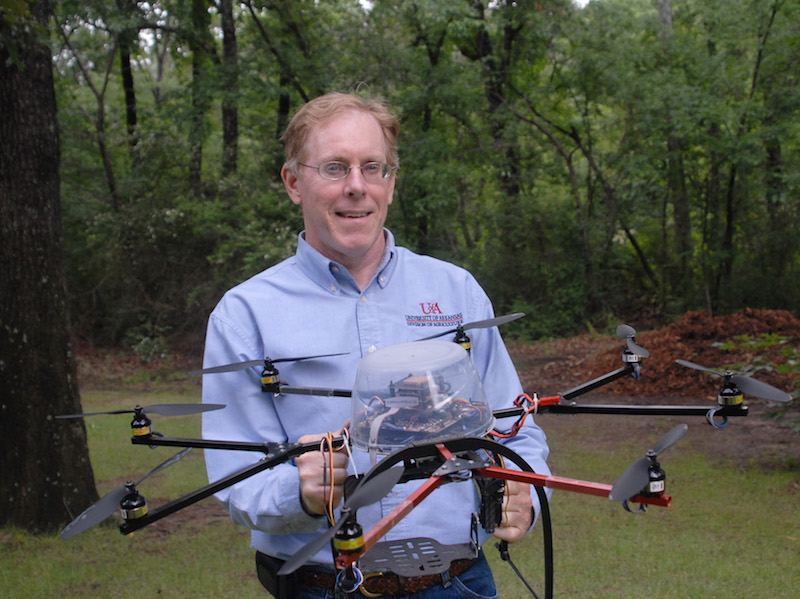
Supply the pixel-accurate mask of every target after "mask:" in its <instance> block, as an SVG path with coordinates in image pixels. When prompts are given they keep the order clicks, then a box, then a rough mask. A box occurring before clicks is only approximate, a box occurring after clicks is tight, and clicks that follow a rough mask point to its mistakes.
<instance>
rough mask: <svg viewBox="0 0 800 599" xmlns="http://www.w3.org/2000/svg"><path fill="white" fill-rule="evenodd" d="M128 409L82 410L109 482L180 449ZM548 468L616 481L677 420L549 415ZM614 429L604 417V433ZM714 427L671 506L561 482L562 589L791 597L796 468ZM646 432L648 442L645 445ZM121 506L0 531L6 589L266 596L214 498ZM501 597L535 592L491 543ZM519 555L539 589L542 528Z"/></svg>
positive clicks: (798, 543)
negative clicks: (74, 527) (744, 462)
mask: <svg viewBox="0 0 800 599" xmlns="http://www.w3.org/2000/svg"><path fill="white" fill-rule="evenodd" d="M197 397H198V394H197V392H196V390H194V389H192V390H188V391H165V392H158V391H151V392H148V393H144V394H132V393H117V392H91V391H84V393H83V406H84V411H87V412H88V411H95V410H103V409H115V408H130V407H132V406H133V405H135V404H136V403H140V404H143V405H148V404H154V403H168V402H193V401H197V399H196V398H197ZM128 422H129V418H128V416H119V415H115V416H98V417H94V418H91V419H87V428H88V431H89V438H90V451H91V456H92V463H93V466H94V470H95V475H96V479H97V481H98V490H99V492H100V494H101V495H103V494H105V493H107V492H108V491H110V490H112V489H114V488H116V487H118V486H121V485H122V484H124V482H125V480H127V479H129V478H132V479H137V478H139V477H141V476H143V475H144V474H145V473H147V472H148V471H149V470H150V469H152V468H153V467H154V466H155V465H157V464H159V463H160V462H162V461H163V460H164V459H166V458H167V457H168V456H170V455H172V454H173V453H174V452H175V451H174V450H172V449H170V448H159V449H157V450H149V449H147V448H145V447H142V446H132V445H131V444H130V442H129V434H130V433H129V428H128ZM539 422H540V424H541V425H542V426H543V427H544V428H545V430H546V431H547V433H548V438H549V441H550V445H551V449H552V460H551V461H552V467H553V469H554V471H555V473H557V474H559V475H561V476H568V477H571V478H578V479H584V480H595V481H600V482H607V483H611V482H613V481H614V480H615V478H616V476H618V475H619V473H620V472H622V470H624V468H625V467H626V466H627V464H628V463H630V462H631V461H632V460H633V459H635V458H637V457H640V455H643V453H644V450H646V448H647V447H646V445H647V443H648V442H649V441H651V440H655V439H656V438H657V437H658V436H659V435H660V434H662V433H663V432H665V431H666V430H668V428H669V426H671V422H666V421H655V422H653V423H652V426H651V425H650V424H648V425H646V426H645V429H644V430H645V431H647V434H637V435H634V438H632V439H628V440H626V439H624V438H620V439H619V440H618V442H607V441H606V442H604V443H603V444H602V447H598V444H597V442H596V438H595V437H596V435H595V434H594V432H593V431H595V429H596V427H598V426H611V425H610V424H608V423H609V422H610V420H598V419H593V418H592V417H578V418H560V417H547V416H542V417H540V419H539ZM155 428H156V429H157V430H159V431H161V432H164V433H165V434H168V435H170V436H186V437H190V436H196V435H198V434H199V417H198V416H185V417H173V418H163V417H161V418H158V419H157V420H156V422H155ZM607 432H608V431H607V430H606V433H607ZM706 434H718V433H717V432H716V431H712V432H710V433H708V432H706V429H702V430H701V428H699V427H692V428H691V429H690V434H689V435H687V438H686V439H685V440H684V441H683V442H681V444H679V445H678V446H676V447H674V448H672V449H670V450H669V452H668V453H666V454H665V455H664V456H663V460H662V464H663V466H664V467H665V469H666V470H667V473H668V477H669V478H668V492H669V493H670V494H671V495H673V506H672V507H671V508H651V509H650V510H649V511H648V512H647V513H646V514H644V515H633V514H629V513H627V512H624V511H623V510H622V509H621V508H620V507H619V506H618V505H617V504H612V503H611V502H609V501H607V500H604V499H599V498H596V497H588V496H582V495H576V494H572V493H566V492H558V491H557V492H555V494H554V496H553V501H552V506H551V509H552V522H553V532H554V537H555V597H609V598H611V597H643V596H651V595H654V596H659V597H666V598H676V599H678V598H694V597H719V598H725V599H736V598H742V599H745V598H747V599H749V598H751V597H770V598H783V597H786V598H789V597H796V596H797V588H798V587H799V586H800V567H799V566H800V519H798V514H799V513H800V509H799V508H800V484H799V483H798V479H799V478H800V474H798V472H797V470H796V469H794V470H791V469H790V470H786V469H771V470H764V469H759V468H755V467H744V468H741V467H734V466H732V465H726V464H725V463H724V461H723V463H720V460H714V459H710V457H709V456H708V455H707V450H706V445H704V444H700V443H696V442H695V441H694V440H693V439H700V438H701V437H702V436H703V435H706ZM643 444H644V445H643ZM203 484H205V471H204V466H203V460H202V454H201V452H199V451H194V452H192V453H190V454H189V455H188V456H187V457H186V458H184V459H183V460H182V461H181V462H179V463H178V464H176V465H174V466H172V467H171V468H169V469H167V470H165V471H163V472H162V473H160V474H158V475H156V476H154V477H153V478H151V479H148V481H146V482H145V483H143V484H142V485H141V488H140V491H141V492H143V493H144V494H145V495H146V496H147V497H148V500H149V501H150V503H151V505H154V506H157V505H160V504H162V503H164V502H166V501H167V500H170V499H174V498H175V497H178V496H179V495H181V494H184V493H186V492H189V491H191V490H194V489H195V488H197V487H200V486H202V485H203ZM118 522H119V521H118V520H117V519H116V516H115V517H114V518H111V519H109V521H108V522H107V523H105V524H104V525H101V526H98V527H95V528H94V529H92V530H90V531H88V532H86V533H84V534H82V535H79V536H77V537H75V538H73V539H70V540H61V539H58V538H57V537H55V536H50V537H32V536H30V535H28V534H25V533H23V532H20V531H16V530H9V529H3V530H1V531H0V548H1V553H0V589H2V596H4V597H14V598H17V597H19V598H45V597H46V598H49V597H63V598H73V597H74V598H78V597H81V598H83V597H87V596H88V597H110V598H111V597H114V598H117V597H118V598H132V599H133V598H135V599H148V598H161V597H174V598H183V597H233V596H235V597H238V598H242V599H247V598H249V597H261V598H263V597H265V596H266V593H265V592H263V591H262V590H261V587H260V585H259V584H258V582H257V580H256V578H255V574H254V568H253V557H252V553H251V551H250V549H249V548H248V534H247V532H246V531H245V530H243V529H241V528H240V527H236V526H234V525H232V524H231V523H230V522H229V521H228V519H227V517H226V516H225V514H224V513H223V512H222V511H221V510H220V508H219V507H218V506H217V505H216V503H215V502H214V500H213V499H207V500H204V501H203V502H200V504H198V505H197V506H195V507H192V508H189V509H187V510H184V511H182V512H179V513H178V514H175V515H174V516H171V517H168V518H165V519H164V520H162V521H160V522H158V523H156V524H153V525H151V526H148V527H146V528H144V529H142V530H140V531H137V532H136V533H133V534H131V535H127V536H124V535H121V534H120V533H119V531H118V529H117V526H116V525H117V524H118ZM486 549H487V554H488V555H489V558H490V560H491V561H492V562H493V564H494V571H495V573H496V577H497V579H498V583H499V586H500V597H503V598H504V599H516V598H522V597H530V594H528V593H527V591H526V590H525V587H524V586H523V584H522V583H521V582H520V581H519V580H518V579H517V577H516V576H515V574H514V573H513V571H512V569H511V568H510V567H509V566H508V565H507V564H505V563H502V562H500V560H499V557H498V555H497V552H496V551H495V550H494V548H492V547H490V546H487V547H486ZM511 558H512V560H513V562H514V563H515V565H516V566H517V567H518V568H519V569H520V570H521V571H522V572H523V574H524V575H525V576H526V577H527V578H528V580H529V582H530V583H531V584H532V585H533V586H534V588H535V589H536V590H537V591H538V592H539V593H540V596H543V588H544V587H543V561H542V560H543V558H542V542H541V529H539V530H537V531H535V532H534V533H533V534H532V535H531V536H530V537H529V538H528V539H527V540H525V541H524V542H523V543H520V544H518V545H514V546H512V548H511Z"/></svg>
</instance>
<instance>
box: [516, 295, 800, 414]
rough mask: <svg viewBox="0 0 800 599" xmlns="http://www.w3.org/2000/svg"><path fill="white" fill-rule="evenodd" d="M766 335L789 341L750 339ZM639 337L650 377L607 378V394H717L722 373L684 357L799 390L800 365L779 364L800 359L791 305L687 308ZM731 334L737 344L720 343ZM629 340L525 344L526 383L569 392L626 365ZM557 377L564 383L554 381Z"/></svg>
mask: <svg viewBox="0 0 800 599" xmlns="http://www.w3.org/2000/svg"><path fill="white" fill-rule="evenodd" d="M763 335H771V336H779V337H780V339H781V340H782V341H781V342H780V343H778V342H773V343H768V344H764V346H757V347H754V346H751V345H750V344H749V343H748V341H749V340H758V339H760V338H761V337H762V336H763ZM742 336H747V338H746V339H745V338H744V337H742ZM635 340H636V343H637V344H638V345H640V346H642V347H644V348H645V349H647V350H648V351H649V352H650V357H649V358H647V359H644V360H643V362H642V376H641V377H640V378H639V379H638V380H637V381H636V382H635V383H632V382H631V381H630V379H628V378H627V377H626V378H623V379H621V380H619V381H616V382H614V383H611V384H609V385H606V386H604V387H603V388H602V393H603V394H612V395H632V394H635V395H637V396H650V397H663V396H672V397H693V398H707V399H716V394H717V391H718V389H719V386H720V383H721V382H722V378H721V377H717V376H714V375H712V374H708V373H705V372H701V371H698V370H694V369H690V368H686V367H685V366H681V365H679V364H677V363H676V362H675V360H677V359H684V360H688V361H690V362H694V363H695V364H699V365H701V366H705V367H707V368H710V369H712V370H715V371H717V372H724V371H725V370H726V369H727V368H731V369H732V370H733V371H734V372H736V373H737V374H748V375H752V376H753V377H754V378H756V379H758V380H760V381H763V382H765V383H768V384H770V385H772V386H774V387H777V388H778V389H781V390H783V391H786V392H788V393H791V392H792V391H793V390H796V389H797V384H798V382H799V381H798V379H800V375H798V372H800V365H798V366H797V367H795V368H791V369H790V371H789V372H787V373H784V374H782V373H780V372H778V370H777V369H776V368H775V367H776V366H779V365H786V364H787V362H788V360H790V359H792V357H794V358H795V359H797V358H800V319H797V318H796V317H795V316H793V315H792V314H791V313H790V312H787V311H783V310H752V309H745V310H742V311H740V312H736V313H735V314H730V315H725V316H710V315H709V314H708V313H707V312H704V311H695V312H687V313H686V314H685V315H684V316H682V317H681V318H680V319H678V320H677V321H675V322H674V323H673V324H671V325H669V326H667V327H664V328H661V329H657V330H653V331H644V332H641V333H637V336H636V339H635ZM731 340H733V341H734V343H733V344H732V345H734V346H735V347H734V348H732V349H722V348H720V347H718V345H719V344H722V343H725V342H728V341H731ZM623 347H624V341H622V340H620V339H617V338H615V337H611V338H606V337H604V338H602V339H598V338H592V337H591V336H589V335H583V336H579V337H573V338H571V339H566V340H559V341H554V342H550V343H548V344H546V349H544V350H542V348H541V347H538V348H537V347H536V346H518V347H515V348H514V349H513V351H512V353H513V355H514V358H515V360H517V361H518V362H519V364H520V366H523V368H521V371H522V374H523V376H522V378H523V384H524V386H525V388H526V389H528V388H529V387H530V386H531V385H536V387H537V389H536V391H537V392H539V393H540V395H544V394H548V393H553V392H563V391H566V390H567V388H571V387H573V386H577V385H578V384H581V383H583V382H585V381H589V380H592V379H594V378H597V377H599V376H602V375H603V374H606V373H608V372H612V371H614V370H616V369H618V368H621V367H622V366H623V363H622V359H621V355H622V348H623ZM787 354H788V355H787ZM754 365H755V367H754ZM759 365H760V367H759ZM531 367H533V368H531ZM526 371H527V373H528V374H527V376H526ZM526 379H527V380H526ZM565 381H566V382H567V383H566V384H564V382H565ZM548 384H549V385H548ZM552 384H558V385H559V386H558V388H552ZM543 385H544V386H546V387H549V388H542V386H543Z"/></svg>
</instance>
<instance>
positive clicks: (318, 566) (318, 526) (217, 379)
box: [203, 94, 549, 598]
mask: <svg viewBox="0 0 800 599" xmlns="http://www.w3.org/2000/svg"><path fill="white" fill-rule="evenodd" d="M398 131H399V123H398V121H397V119H396V118H395V117H394V116H393V115H392V114H391V112H390V111H389V110H388V109H387V108H386V107H385V106H384V105H383V104H382V103H381V102H379V101H375V100H364V99H361V98H359V97H357V96H352V95H348V94H329V95H326V96H323V97H320V98H317V99H315V100H312V101H311V102H309V103H308V104H306V105H305V106H303V107H302V108H301V109H300V110H299V111H298V112H297V114H296V115H295V116H294V118H293V119H292V121H291V123H290V124H289V126H288V128H287V130H286V133H285V135H284V138H283V141H284V144H285V148H286V164H285V165H284V166H283V169H282V171H281V175H282V179H283V182H284V185H285V187H286V191H287V193H288V195H289V197H290V199H291V200H292V202H294V203H295V204H297V205H298V206H300V208H301V209H302V212H303V219H304V225H305V230H304V231H303V232H302V233H301V234H300V235H299V237H298V248H297V253H296V254H295V255H294V256H293V257H291V258H288V259H287V260H285V261H283V262H281V263H280V264H278V265H276V266H273V267H272V268H269V269H267V270H265V271H264V272H262V273H260V274H258V275H256V276H255V277H253V278H252V279H250V280H248V281H246V282H244V283H242V284H241V285H238V286H237V287H235V288H233V289H232V290H230V291H229V292H228V293H227V294H226V295H225V296H224V297H223V299H222V300H221V301H220V303H219V305H218V306H217V307H216V308H215V309H214V311H213V312H212V314H211V316H210V318H209V323H208V332H207V338H206V347H205V357H204V366H205V367H206V368H208V367H213V366H218V365H223V364H230V363H233V362H240V361H241V362H243V361H248V360H254V359H263V358H264V357H265V356H269V357H270V358H272V359H278V358H283V357H300V356H311V355H321V354H344V355H337V356H330V357H326V358H318V359H313V360H302V361H294V362H291V361H287V362H282V363H281V380H282V381H285V382H287V383H289V384H290V385H292V386H313V387H327V388H345V389H350V388H352V386H353V383H354V379H355V375H356V371H357V368H358V363H359V361H360V360H361V358H362V357H363V356H365V355H367V354H368V353H370V352H372V351H375V350H376V349H379V348H384V347H388V346H392V345H395V344H398V343H404V342H408V341H413V340H417V339H421V338H423V337H426V336H430V335H431V334H435V333H437V332H439V331H441V330H442V329H436V328H434V327H435V325H436V324H437V323H442V322H445V321H447V325H448V327H453V326H454V323H458V322H461V323H464V324H467V323H470V322H475V321H478V320H483V319H487V318H491V317H492V316H493V312H492V307H491V304H490V302H489V299H488V298H487V296H486V294H485V293H484V291H483V290H482V289H481V287H480V286H479V285H478V283H477V282H476V281H475V279H474V278H473V277H472V276H471V275H470V274H469V273H468V272H466V271H465V270H463V269H461V268H459V267H456V266H454V265H452V264H448V263H445V262H442V261H440V260H436V259H433V258H430V257H426V256H419V255H417V254H414V253H412V252H410V251H408V250H407V249H405V248H401V247H398V246H396V245H395V243H394V237H393V236H392V234H391V232H389V231H388V230H387V229H385V228H384V222H385V220H386V215H387V211H388V208H389V205H390V204H391V203H392V200H393V194H394V187H395V177H396V172H397V169H398V166H399V161H398V156H397V134H398ZM431 313H435V314H436V315H437V316H438V315H442V318H441V319H438V320H437V319H436V318H433V319H432V318H427V316H429V315H430V314H431ZM421 324H422V325H430V326H421ZM470 333H472V335H471V337H472V353H471V358H472V360H473V363H474V365H475V368H476V369H477V371H478V373H479V375H480V376H481V379H482V381H483V386H484V388H485V390H486V394H487V396H488V397H489V400H490V404H491V407H492V409H495V410H496V409H499V408H501V407H509V406H510V404H511V402H512V401H513V400H514V399H515V398H516V397H517V396H518V395H519V394H520V393H521V392H522V389H521V386H520V383H519V379H518V377H517V374H516V371H515V369H514V366H513V364H512V362H511V360H510V358H509V356H508V352H507V351H506V348H505V346H504V345H503V342H502V339H501V337H500V334H499V331H498V330H497V328H496V327H495V328H491V329H474V330H471V331H470ZM259 374H260V373H259V371H258V369H250V370H243V371H236V372H230V373H224V374H211V375H206V376H205V377H204V381H203V401H205V402H212V403H226V404H227V407H226V409H225V410H221V411H219V412H215V413H214V414H213V415H211V414H209V415H208V416H207V417H204V419H203V435H204V437H206V438H209V439H225V440H247V441H256V442H263V441H273V442H282V441H290V442H309V441H312V440H317V439H321V438H322V437H323V436H325V435H326V434H327V433H329V432H333V433H334V434H338V432H339V431H340V430H341V428H342V426H343V425H345V423H346V421H347V419H348V418H349V416H350V400H349V399H342V398H331V397H313V396H305V395H284V394H281V395H278V396H277V397H276V396H273V394H271V393H263V392H262V391H261V384H260V379H259ZM508 445H509V447H511V448H512V449H514V450H515V451H516V452H517V453H519V454H520V455H521V456H522V457H523V458H524V459H525V460H526V461H527V462H528V463H529V464H530V465H531V466H532V467H533V469H534V470H535V471H536V472H538V473H541V474H548V473H549V470H548V469H547V465H546V458H547V454H548V448H547V444H546V440H545V436H544V433H543V432H542V431H541V429H539V428H538V427H537V426H536V425H535V424H532V423H530V424H529V425H526V426H525V427H523V429H522V431H521V432H520V434H519V435H517V437H515V438H514V439H513V440H511V441H509V442H508ZM258 457H259V456H258V455H257V454H256V455H254V454H252V453H250V452H228V451H224V452H223V451H206V463H207V467H208V474H209V479H210V480H211V481H215V480H218V479H220V478H222V477H223V476H226V475H228V474H230V473H231V472H234V471H236V470H239V469H241V468H244V467H246V466H247V465H249V464H252V463H253V462H255V461H256V460H257V459H258ZM329 459H330V463H328V461H327V460H329ZM369 466H370V463H369V456H368V455H367V454H366V453H364V452H359V451H354V453H353V456H352V458H351V459H348V457H347V454H346V453H344V452H334V453H332V454H331V453H330V452H326V453H323V452H322V451H314V452H309V453H306V454H304V455H302V456H300V457H297V458H296V459H295V460H294V463H287V464H283V465H281V466H278V467H276V468H273V469H271V470H268V471H265V472H263V473H260V474H258V475H256V476H253V477H250V478H248V479H246V480H245V481H242V482H241V483H239V484H237V485H234V486H233V487H231V488H229V489H227V490H225V491H223V492H221V493H219V494H218V495H217V497H218V498H219V499H220V500H221V501H223V503H224V504H225V506H226V508H227V509H228V510H229V512H230V515H231V519H232V520H233V522H235V523H237V524H241V525H244V526H247V527H248V528H250V529H252V534H251V544H252V546H253V547H254V548H255V549H256V551H257V554H256V556H257V564H258V565H259V578H260V579H261V580H262V582H264V583H265V586H266V587H267V588H268V589H269V590H270V591H272V592H273V594H277V593H279V592H283V593H284V594H286V593H287V591H285V590H279V589H277V587H278V585H279V584H280V585H282V586H284V588H285V586H286V585H288V584H292V585H295V586H293V587H292V588H291V590H290V591H288V592H289V593H290V594H288V595H287V596H290V597H292V598H295V597H333V596H334V595H333V590H332V589H331V588H329V587H332V584H331V582H330V581H331V580H332V578H331V574H332V573H333V566H332V556H331V552H330V550H328V549H326V550H324V551H320V552H319V553H318V554H317V555H316V556H315V557H314V559H313V560H312V563H311V564H309V565H308V566H305V567H303V568H301V569H300V570H298V571H297V572H296V573H295V574H294V575H293V578H292V580H291V581H286V580H283V579H280V581H278V579H276V577H275V571H276V570H277V568H278V567H279V565H280V563H281V562H280V560H285V559H287V558H288V557H290V556H292V555H293V554H294V553H296V552H297V551H298V550H299V549H300V548H301V547H303V546H304V545H305V544H306V543H308V542H309V541H310V540H312V539H314V538H315V537H317V536H318V535H319V534H321V533H323V532H324V531H325V528H326V527H327V520H326V518H325V517H324V516H323V514H326V513H327V508H326V505H328V502H329V501H330V500H331V497H330V493H331V492H332V493H333V497H332V502H333V505H338V504H339V502H340V501H341V499H342V494H343V493H342V481H343V480H344V479H345V477H346V475H347V474H348V473H351V474H352V473H353V472H358V473H364V472H366V471H367V470H368V469H369ZM326 468H327V472H326ZM331 480H332V481H333V483H334V484H333V490H331V485H330V484H329V481H331ZM419 484H421V481H416V482H415V481H412V482H408V483H404V484H402V485H397V486H395V488H394V489H393V490H392V491H391V492H390V493H389V495H387V496H386V497H385V498H384V499H383V500H381V501H380V502H378V503H375V504H373V505H371V506H367V507H364V508H361V509H360V510H359V512H358V520H359V523H361V524H362V526H363V527H364V530H368V529H369V527H370V526H372V525H373V524H374V523H375V522H377V521H378V520H380V518H381V517H382V516H383V515H385V514H386V513H388V512H389V511H390V510H391V509H393V508H394V507H395V506H397V505H398V504H399V503H400V502H402V501H403V499H404V498H406V497H407V496H408V495H409V494H410V493H411V492H412V491H413V490H414V489H415V488H416V487H418V486H419ZM532 497H533V501H532ZM537 507H538V501H537V500H536V495H535V493H533V492H532V489H531V488H530V487H529V486H528V485H524V484H519V483H509V485H508V492H507V494H506V500H505V504H504V510H503V512H504V515H503V519H502V522H501V524H500V526H499V527H498V528H497V530H496V532H495V536H496V537H498V538H500V539H505V540H508V541H516V540H519V539H521V538H523V537H524V536H525V534H526V533H527V531H528V530H529V529H530V527H531V526H532V520H533V514H534V513H536V512H537V511H538V510H537ZM532 508H533V509H532ZM475 511H477V502H476V494H475V490H474V487H473V485H472V484H470V483H451V484H446V485H443V486H442V487H440V488H439V489H437V490H436V491H435V492H434V493H433V494H432V495H431V496H430V497H429V498H427V499H426V500H425V501H424V502H423V503H422V504H420V505H419V506H418V507H417V508H416V509H415V510H413V511H412V512H411V514H410V515H408V516H407V517H406V518H404V519H403V520H402V521H401V522H400V523H399V524H398V525H397V526H395V527H394V528H393V529H392V530H391V531H390V533H389V534H388V535H387V537H386V538H387V540H392V539H409V538H415V537H426V538H434V539H436V540H437V541H438V542H439V543H443V544H457V543H464V542H466V541H468V540H469V538H470V524H471V514H472V513H473V512H475ZM481 532H482V531H481ZM486 537H487V535H486V534H482V536H481V539H480V540H481V542H482V541H484V540H485V538H486ZM464 567H465V566H463V565H462V566H460V567H459V571H457V572H456V571H452V572H447V573H444V574H443V575H442V576H440V577H438V578H437V579H436V581H435V583H433V584H431V581H430V580H428V578H429V577H426V580H425V581H424V583H425V586H427V588H425V589H423V590H421V591H419V592H418V593H417V592H416V590H417V589H418V588H419V585H417V586H414V585H409V584H407V583H408V581H404V580H394V578H397V577H394V578H393V579H392V580H393V584H394V585H395V586H393V587H391V588H393V589H395V591H396V593H395V594H396V595H399V596H404V597H405V596H409V597H431V598H432V597H461V596H463V595H461V594H459V593H460V592H461V589H464V588H468V589H469V591H467V592H468V593H470V592H471V593H472V594H470V595H469V596H471V597H483V596H486V597H492V596H495V595H496V590H495V587H494V582H493V579H492V576H491V572H490V571H489V569H488V566H487V565H486V562H485V558H484V557H483V554H482V553H481V554H480V555H479V558H478V559H476V560H474V562H473V563H471V564H467V567H468V569H466V570H465V571H464ZM388 578H389V577H387V579H388ZM370 580H371V579H368V580H367V581H366V582H365V583H364V586H363V589H364V592H365V593H368V596H370V595H369V593H371V591H369V588H370V587H369V583H370ZM412 582H413V580H412ZM396 585H400V586H396ZM326 587H328V588H326ZM410 589H414V590H415V593H414V594H409V595H406V593H408V592H409V590H410ZM356 596H360V595H356ZM371 596H374V594H373V595H371Z"/></svg>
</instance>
